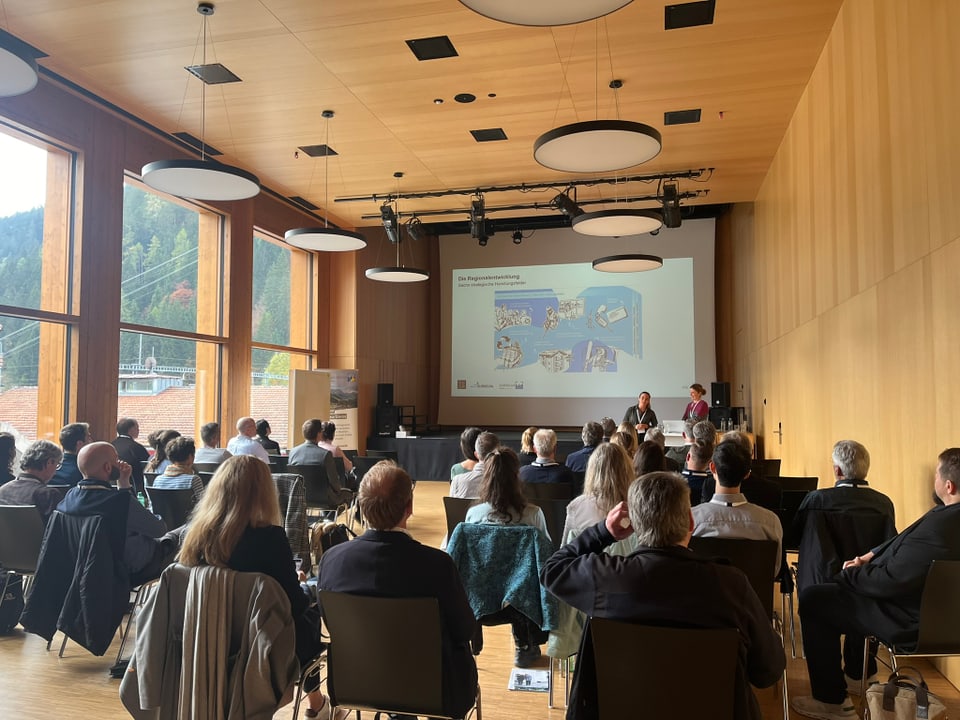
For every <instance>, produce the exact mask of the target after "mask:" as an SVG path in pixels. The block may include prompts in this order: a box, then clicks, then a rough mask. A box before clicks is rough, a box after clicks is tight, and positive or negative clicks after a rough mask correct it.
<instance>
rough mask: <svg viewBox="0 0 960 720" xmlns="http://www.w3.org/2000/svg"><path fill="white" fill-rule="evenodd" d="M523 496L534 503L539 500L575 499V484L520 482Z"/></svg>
mask: <svg viewBox="0 0 960 720" xmlns="http://www.w3.org/2000/svg"><path fill="white" fill-rule="evenodd" d="M520 490H521V491H522V492H523V496H524V497H525V498H526V499H527V500H529V501H530V502H532V503H533V504H534V505H539V504H540V503H538V502H537V501H538V500H566V501H567V502H570V501H571V500H573V486H572V485H571V484H570V483H527V482H521V483H520Z"/></svg>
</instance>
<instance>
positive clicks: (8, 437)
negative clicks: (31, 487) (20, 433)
mask: <svg viewBox="0 0 960 720" xmlns="http://www.w3.org/2000/svg"><path fill="white" fill-rule="evenodd" d="M16 459H17V439H16V438H15V437H14V436H13V434H12V433H8V432H0V486H3V485H5V484H7V483H8V482H10V481H11V480H13V479H14V478H15V477H16V475H14V474H13V472H12V471H11V469H12V468H13V461H14V460H16Z"/></svg>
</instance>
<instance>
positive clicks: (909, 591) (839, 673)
mask: <svg viewBox="0 0 960 720" xmlns="http://www.w3.org/2000/svg"><path fill="white" fill-rule="evenodd" d="M831 492H835V491H831ZM933 492H934V495H935V496H936V497H937V498H939V499H940V500H941V501H943V505H937V506H936V507H934V508H933V509H932V510H930V511H928V512H927V513H926V514H925V515H923V516H922V517H921V518H920V519H919V520H917V521H916V522H915V523H913V524H912V525H911V526H910V527H908V528H907V529H906V530H904V531H903V532H902V533H900V534H899V535H897V536H896V537H894V538H893V539H891V540H888V541H887V542H886V543H884V544H883V545H881V546H880V547H878V548H876V549H875V550H871V551H868V552H865V553H864V554H862V555H858V556H856V557H854V558H853V559H850V560H847V561H846V562H845V563H844V564H843V569H842V571H841V572H840V574H839V575H837V576H836V577H835V578H834V580H833V582H830V583H824V584H822V585H811V586H809V587H807V588H804V589H803V590H802V591H801V592H800V620H801V623H802V625H803V649H804V653H805V655H806V658H807V670H808V672H809V675H810V690H811V691H812V697H809V696H808V697H794V698H793V700H792V701H791V705H792V706H793V709H794V710H795V711H796V712H798V713H800V714H801V715H803V716H804V717H811V718H821V719H822V720H834V719H837V720H842V719H844V718H847V719H849V720H853V718H856V717H857V713H856V710H855V709H854V707H853V703H851V702H849V701H848V697H847V694H848V692H849V690H850V689H852V688H851V686H854V687H856V689H857V691H859V685H860V678H861V677H862V675H863V643H861V644H860V650H859V652H858V651H857V650H856V648H855V647H853V645H854V643H850V646H849V647H847V648H846V650H845V651H844V653H843V655H842V657H843V661H844V663H845V667H844V666H841V664H840V659H841V653H840V637H841V635H851V636H860V637H864V636H866V635H878V636H879V637H881V638H883V640H884V642H888V643H892V644H894V645H897V646H900V647H907V648H909V647H911V646H913V645H915V644H916V642H917V632H918V629H919V623H920V598H921V595H922V594H923V585H924V582H925V580H926V577H927V572H928V571H929V570H930V564H931V563H932V562H933V561H934V560H954V561H955V560H960V448H948V449H947V450H944V451H943V452H942V453H940V456H939V457H938V458H937V471H936V473H935V475H934V480H933ZM875 672H876V660H875V659H874V658H872V657H871V658H870V662H869V667H868V674H869V675H872V674H873V673H875Z"/></svg>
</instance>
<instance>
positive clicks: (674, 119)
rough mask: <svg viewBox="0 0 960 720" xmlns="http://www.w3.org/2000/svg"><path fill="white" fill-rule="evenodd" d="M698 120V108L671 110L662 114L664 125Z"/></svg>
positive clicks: (684, 123)
mask: <svg viewBox="0 0 960 720" xmlns="http://www.w3.org/2000/svg"><path fill="white" fill-rule="evenodd" d="M698 122H700V108H694V109H693V110H671V111H670V112H665V113H664V114H663V124H664V125H688V124H690V123H698Z"/></svg>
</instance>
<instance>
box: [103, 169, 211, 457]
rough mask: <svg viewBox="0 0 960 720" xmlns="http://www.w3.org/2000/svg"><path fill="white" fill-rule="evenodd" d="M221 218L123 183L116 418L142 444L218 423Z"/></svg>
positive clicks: (207, 211)
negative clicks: (131, 426)
mask: <svg viewBox="0 0 960 720" xmlns="http://www.w3.org/2000/svg"><path fill="white" fill-rule="evenodd" d="M221 221H222V218H221V217H220V216H219V215H217V214H216V213H213V212H210V211H209V210H207V209H205V208H202V207H200V206H196V205H191V204H189V203H186V202H184V201H175V200H172V199H168V198H165V197H161V196H159V195H157V194H155V193H153V192H151V191H150V190H148V189H146V188H145V187H144V186H141V185H139V184H137V183H135V182H134V181H129V180H128V181H127V182H126V183H125V184H124V189H123V246H122V252H123V269H122V278H121V286H120V288H121V289H120V297H121V301H120V302H121V307H120V319H121V327H122V328H123V332H121V333H120V368H119V374H118V388H117V389H118V400H117V415H118V416H119V417H134V418H137V420H138V421H139V424H140V438H139V439H140V442H145V441H146V438H147V435H148V434H149V433H150V432H152V431H154V430H164V429H168V428H173V429H176V430H179V431H180V432H181V433H184V434H190V435H194V436H195V437H196V435H197V434H198V431H199V427H200V425H202V424H203V423H205V422H209V421H211V420H216V419H217V418H218V417H219V414H220V412H219V403H220V398H219V392H218V389H219V377H220V372H219V370H220V347H221V344H222V342H223V341H224V338H223V337H222V333H221V322H220V315H221V313H220V308H221V304H222V300H221V297H222V295H221V283H222V268H221V257H222V245H223V242H222V231H221V226H222V222H221Z"/></svg>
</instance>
